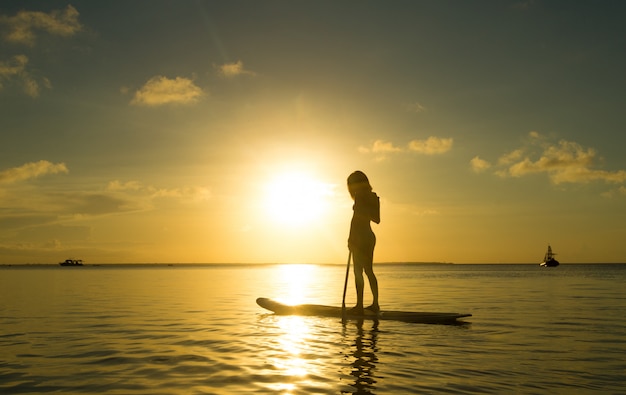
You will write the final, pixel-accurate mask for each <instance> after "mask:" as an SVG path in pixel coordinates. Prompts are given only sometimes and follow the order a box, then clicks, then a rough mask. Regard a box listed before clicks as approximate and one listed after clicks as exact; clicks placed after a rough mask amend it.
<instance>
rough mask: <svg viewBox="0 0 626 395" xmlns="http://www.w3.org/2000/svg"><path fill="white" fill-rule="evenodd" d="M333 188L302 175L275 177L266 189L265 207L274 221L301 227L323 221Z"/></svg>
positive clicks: (304, 174) (291, 173)
mask: <svg viewBox="0 0 626 395" xmlns="http://www.w3.org/2000/svg"><path fill="white" fill-rule="evenodd" d="M331 195H332V186H331V185H328V184H324V183H322V182H320V181H319V180H317V179H315V178H313V177H311V176H310V175H308V174H306V173H303V172H287V173H283V174H279V175H277V176H275V177H274V178H273V179H272V180H271V181H270V182H268V183H267V185H266V188H265V207H266V210H267V214H268V215H269V217H270V219H271V220H272V221H275V222H276V223H278V224H280V225H287V226H293V227H299V226H304V225H310V224H312V223H313V222H319V221H320V220H323V219H324V218H323V217H324V215H325V214H326V212H327V210H328V206H329V204H328V199H329V197H330V196H331Z"/></svg>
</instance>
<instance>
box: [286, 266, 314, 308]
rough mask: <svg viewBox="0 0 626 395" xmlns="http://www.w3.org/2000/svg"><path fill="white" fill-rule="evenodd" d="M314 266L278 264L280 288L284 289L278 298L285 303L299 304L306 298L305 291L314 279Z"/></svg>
mask: <svg viewBox="0 0 626 395" xmlns="http://www.w3.org/2000/svg"><path fill="white" fill-rule="evenodd" d="M315 279H316V274H315V266H314V265H308V264H287V265H281V266H280V281H281V283H282V284H283V285H282V286H281V287H280V289H282V290H283V291H284V294H283V295H279V297H278V300H280V301H281V302H283V303H286V304H292V305H295V304H301V303H303V302H304V301H305V300H306V295H305V293H306V292H308V291H310V288H311V282H313V281H315Z"/></svg>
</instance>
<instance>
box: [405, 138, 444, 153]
mask: <svg viewBox="0 0 626 395" xmlns="http://www.w3.org/2000/svg"><path fill="white" fill-rule="evenodd" d="M451 148H452V139H451V138H447V139H442V138H439V137H433V136H431V137H429V138H427V139H426V140H413V141H411V142H409V149H410V150H411V151H413V152H418V153H420V154H426V155H436V154H443V153H445V152H448V151H450V149H451Z"/></svg>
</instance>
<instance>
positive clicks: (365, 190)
mask: <svg viewBox="0 0 626 395" xmlns="http://www.w3.org/2000/svg"><path fill="white" fill-rule="evenodd" d="M348 191H349V192H350V196H352V200H354V205H353V206H352V209H353V210H354V213H353V215H352V221H351V223H350V236H349V238H348V248H349V249H350V252H351V253H352V260H353V262H354V281H355V283H356V296H357V303H356V306H354V307H353V308H352V309H351V310H350V312H351V313H352V314H363V288H364V285H365V281H364V279H363V272H365V274H366V275H367V279H368V280H369V283H370V289H371V290H372V296H373V298H374V299H373V301H372V305H371V306H369V307H367V309H368V310H371V311H373V312H376V313H377V312H378V311H379V310H380V306H379V304H378V280H377V279H376V275H375V274H374V267H373V266H374V247H375V246H376V235H374V232H373V231H372V227H371V226H370V222H371V221H374V222H375V223H377V224H378V223H380V201H379V199H378V196H377V195H376V193H374V192H373V191H372V186H371V185H370V182H369V180H368V179H367V176H366V175H365V174H364V173H363V172H362V171H358V170H357V171H355V172H354V173H352V174H350V176H348Z"/></svg>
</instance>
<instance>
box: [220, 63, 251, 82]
mask: <svg viewBox="0 0 626 395" xmlns="http://www.w3.org/2000/svg"><path fill="white" fill-rule="evenodd" d="M217 69H218V73H219V74H220V75H221V76H222V77H226V78H232V77H237V76H240V75H250V76H254V75H256V73H254V72H253V71H249V70H246V69H245V68H244V67H243V62H242V61H241V60H238V61H237V62H234V63H225V64H223V65H220V66H217Z"/></svg>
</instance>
